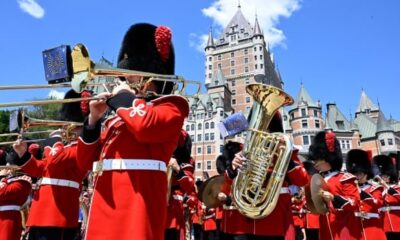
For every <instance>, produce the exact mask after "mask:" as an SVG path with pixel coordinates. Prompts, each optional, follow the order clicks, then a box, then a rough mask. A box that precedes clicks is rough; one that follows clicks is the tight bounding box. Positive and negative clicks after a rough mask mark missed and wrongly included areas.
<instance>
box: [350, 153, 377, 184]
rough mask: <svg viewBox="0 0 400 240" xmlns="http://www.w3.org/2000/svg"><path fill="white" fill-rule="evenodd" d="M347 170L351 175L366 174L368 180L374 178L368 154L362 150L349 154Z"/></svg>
mask: <svg viewBox="0 0 400 240" xmlns="http://www.w3.org/2000/svg"><path fill="white" fill-rule="evenodd" d="M346 168H347V171H348V172H349V173H351V174H356V173H365V174H367V176H368V179H370V178H373V177H374V176H373V172H372V164H371V161H370V160H369V157H368V153H367V152H366V151H364V150H361V149H352V150H350V151H349V152H348V153H347V160H346Z"/></svg>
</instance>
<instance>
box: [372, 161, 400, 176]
mask: <svg viewBox="0 0 400 240" xmlns="http://www.w3.org/2000/svg"><path fill="white" fill-rule="evenodd" d="M373 161H374V164H376V166H377V167H378V169H379V173H380V175H388V176H389V177H390V182H391V183H396V182H397V181H398V174H397V171H396V167H395V165H394V164H393V160H392V159H391V158H390V157H389V156H386V155H376V156H375V157H374V159H373Z"/></svg>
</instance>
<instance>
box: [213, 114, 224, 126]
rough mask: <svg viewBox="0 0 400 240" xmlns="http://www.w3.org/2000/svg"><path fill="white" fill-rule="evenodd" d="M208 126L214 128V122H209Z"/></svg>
mask: <svg viewBox="0 0 400 240" xmlns="http://www.w3.org/2000/svg"><path fill="white" fill-rule="evenodd" d="M221 113H222V114H224V112H222V111H221ZM210 128H211V129H214V122H211V124H210Z"/></svg>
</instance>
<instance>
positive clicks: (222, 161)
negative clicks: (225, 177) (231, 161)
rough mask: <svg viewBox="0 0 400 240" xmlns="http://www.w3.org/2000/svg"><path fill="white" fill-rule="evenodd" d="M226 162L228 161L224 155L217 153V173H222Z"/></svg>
mask: <svg viewBox="0 0 400 240" xmlns="http://www.w3.org/2000/svg"><path fill="white" fill-rule="evenodd" d="M227 163H228V161H227V159H226V158H225V157H224V155H219V156H218V157H217V172H218V174H223V173H224V172H225V170H226V167H227Z"/></svg>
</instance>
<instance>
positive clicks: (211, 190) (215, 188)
mask: <svg viewBox="0 0 400 240" xmlns="http://www.w3.org/2000/svg"><path fill="white" fill-rule="evenodd" d="M223 183H224V176H223V175H217V176H213V177H211V178H209V179H207V181H205V182H204V183H203V184H202V185H201V187H200V189H199V192H198V197H199V199H200V201H202V202H203V203H204V205H206V206H207V207H209V208H215V207H218V206H221V205H222V202H221V201H220V200H218V193H220V192H221V187H222V184H223Z"/></svg>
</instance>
